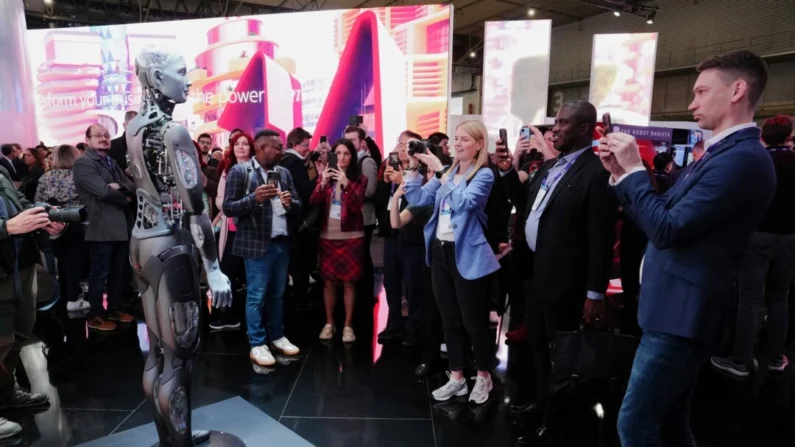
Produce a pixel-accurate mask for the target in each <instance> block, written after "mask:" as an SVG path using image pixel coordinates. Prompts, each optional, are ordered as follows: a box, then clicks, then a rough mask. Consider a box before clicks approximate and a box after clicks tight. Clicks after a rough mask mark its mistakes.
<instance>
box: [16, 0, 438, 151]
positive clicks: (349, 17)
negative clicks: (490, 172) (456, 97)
mask: <svg viewBox="0 0 795 447" xmlns="http://www.w3.org/2000/svg"><path fill="white" fill-rule="evenodd" d="M451 11H452V8H451V7H450V6H442V5H423V6H402V7H395V8H373V9H354V10H339V11H317V12H306V13H289V14H271V15H262V16H247V17H239V18H218V19H203V20H182V21H174V22H157V23H139V24H130V25H114V26H91V27H85V28H68V29H50V30H33V31H28V33H27V36H26V39H27V47H28V55H29V58H30V63H31V68H32V71H33V82H34V85H35V89H36V92H35V93H36V104H37V116H38V134H39V139H41V140H43V141H44V142H45V143H47V144H49V145H54V144H62V143H70V144H75V143H77V142H80V141H83V140H84V135H85V130H86V128H87V127H88V126H89V125H90V124H93V123H97V122H99V123H102V124H104V125H105V126H106V127H108V129H109V130H110V131H111V133H113V134H114V135H121V133H122V132H123V128H122V126H121V124H120V123H121V122H122V121H123V116H124V113H125V111H127V110H138V108H139V105H140V98H141V91H140V86H139V84H138V80H137V78H136V77H135V74H134V71H135V66H134V62H135V56H136V55H137V54H138V53H139V52H140V50H141V49H142V48H144V47H145V46H148V45H153V44H154V45H158V46H161V47H164V48H167V49H171V50H175V51H178V52H179V53H181V54H182V55H183V56H184V57H185V59H186V61H187V62H188V67H189V73H188V77H189V78H190V79H191V81H192V86H191V89H190V97H189V99H188V102H187V103H185V104H182V105H178V106H177V107H176V110H175V112H174V119H175V120H176V121H179V122H182V123H183V124H184V125H185V126H186V127H187V128H188V130H189V131H190V132H191V134H192V135H193V136H194V138H195V137H197V136H198V135H199V134H201V133H205V132H206V133H209V134H211V135H212V136H213V139H214V143H215V145H217V146H220V147H224V146H225V145H226V142H227V140H228V136H229V133H230V131H231V130H232V129H235V128H241V129H243V130H246V131H248V132H252V133H253V132H255V131H257V130H260V129H263V128H269V129H273V130H276V131H279V132H280V133H282V135H285V134H286V133H287V132H289V131H290V130H291V129H293V128H295V127H299V126H300V127H303V128H305V129H307V130H308V131H310V132H312V133H313V134H314V142H315V143H317V141H318V140H319V138H320V136H321V135H325V136H327V137H328V139H329V140H330V141H333V140H335V139H336V138H338V137H340V136H341V134H342V131H343V130H344V128H345V126H346V125H347V123H348V121H349V118H350V117H351V116H352V115H362V116H363V117H364V123H365V125H366V127H367V130H368V133H369V134H370V135H371V136H372V137H373V138H374V139H375V141H376V143H378V145H379V146H380V147H381V148H382V149H383V150H386V151H388V150H390V149H392V147H393V145H394V144H395V142H396V141H397V138H398V135H399V133H400V132H402V131H403V130H405V129H407V128H408V129H412V130H414V131H416V132H419V133H421V134H423V135H428V134H430V133H432V132H437V131H445V130H446V129H447V98H448V96H449V80H448V77H449V62H450V58H449V55H450V48H451V46H450V35H451V34H450V20H451Z"/></svg>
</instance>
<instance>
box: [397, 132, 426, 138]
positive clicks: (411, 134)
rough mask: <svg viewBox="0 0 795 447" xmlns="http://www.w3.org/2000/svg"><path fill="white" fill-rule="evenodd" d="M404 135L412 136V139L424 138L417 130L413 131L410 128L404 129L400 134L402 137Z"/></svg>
mask: <svg viewBox="0 0 795 447" xmlns="http://www.w3.org/2000/svg"><path fill="white" fill-rule="evenodd" d="M403 135H405V136H407V137H409V138H411V139H412V140H422V137H421V136H420V134H418V133H416V132H412V131H410V130H404V131H403V133H401V134H400V136H401V137H402V136H403Z"/></svg>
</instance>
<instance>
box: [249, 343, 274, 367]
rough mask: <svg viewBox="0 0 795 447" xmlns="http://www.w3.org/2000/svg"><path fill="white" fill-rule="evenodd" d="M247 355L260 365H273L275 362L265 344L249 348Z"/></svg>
mask: <svg viewBox="0 0 795 447" xmlns="http://www.w3.org/2000/svg"><path fill="white" fill-rule="evenodd" d="M248 357H249V358H250V359H251V360H252V361H254V363H256V364H258V365H260V366H273V365H275V364H276V359H274V358H273V355H271V350H270V349H268V347H267V346H265V345H262V346H257V347H254V348H251V352H249V354H248Z"/></svg>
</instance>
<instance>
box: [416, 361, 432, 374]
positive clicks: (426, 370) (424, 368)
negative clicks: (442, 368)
mask: <svg viewBox="0 0 795 447" xmlns="http://www.w3.org/2000/svg"><path fill="white" fill-rule="evenodd" d="M431 369H432V368H431V365H430V363H420V364H419V365H418V366H417V369H415V370H414V375H415V376H417V377H428V376H429V375H430V374H431Z"/></svg>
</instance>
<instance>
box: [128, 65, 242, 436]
mask: <svg viewBox="0 0 795 447" xmlns="http://www.w3.org/2000/svg"><path fill="white" fill-rule="evenodd" d="M158 54H161V55H162V54H167V53H158ZM167 55H168V54H167ZM139 57H140V56H139ZM167 57H168V56H167ZM178 60H181V57H179V58H178ZM160 62H161V65H160V66H161V67H162V66H163V64H162V62H163V61H162V60H161V61H160ZM183 63H184V62H183ZM147 69H148V67H145V66H143V67H142V66H139V60H138V59H136V70H147ZM156 74H157V75H159V73H156ZM145 78H146V73H144V74H142V73H139V79H145ZM142 84H143V86H144V97H143V100H142V106H141V113H140V114H139V115H138V116H137V117H136V118H134V119H133V120H132V121H131V122H130V123H129V124H128V126H127V148H128V157H129V161H130V164H129V165H130V172H131V174H132V176H133V180H134V181H135V184H136V196H137V200H138V203H137V210H136V214H137V216H136V221H135V225H134V228H133V232H132V239H131V241H130V262H131V264H132V266H133V270H134V271H135V273H136V281H137V283H138V286H139V290H140V291H141V293H142V300H143V305H144V314H145V318H146V326H147V329H148V336H149V353H148V356H147V358H146V364H145V366H144V374H143V387H144V394H145V396H146V398H147V400H148V401H149V403H150V405H151V406H152V414H153V416H154V420H155V426H156V428H157V434H158V438H159V441H160V446H164V447H165V446H174V447H183V446H194V445H195V441H194V434H193V433H192V430H191V392H190V390H191V385H190V383H191V375H190V372H191V367H192V358H193V355H194V353H195V351H196V348H197V347H198V345H199V332H200V328H201V321H200V320H201V318H200V316H201V308H200V306H201V303H202V301H203V300H202V297H201V292H200V289H199V264H198V258H199V257H201V259H202V261H203V263H204V267H205V270H206V271H207V277H208V283H209V284H210V289H211V291H212V293H213V304H214V305H215V306H217V307H221V306H228V305H229V304H230V303H231V297H232V294H231V288H230V284H229V280H228V279H227V278H226V276H224V275H223V274H222V273H221V271H220V267H219V264H218V253H217V249H216V245H215V237H214V235H213V232H212V226H211V223H210V218H209V216H208V215H207V214H205V213H204V202H203V200H202V196H203V192H202V182H201V171H200V169H199V167H200V164H199V160H198V155H197V152H196V148H195V146H194V144H193V141H192V139H191V137H190V134H189V133H188V131H187V130H186V129H185V128H184V127H183V126H182V125H180V124H178V123H174V122H172V121H171V116H170V115H171V112H172V111H173V107H174V105H175V102H184V98H178V99H177V101H174V100H172V99H170V98H169V97H166V96H165V95H163V94H162V93H160V91H159V90H158V89H156V88H154V86H151V85H146V83H145V82H142ZM186 85H189V84H186ZM180 99H181V101H180ZM203 434H204V435H207V432H204V433H203Z"/></svg>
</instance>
